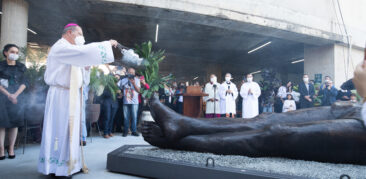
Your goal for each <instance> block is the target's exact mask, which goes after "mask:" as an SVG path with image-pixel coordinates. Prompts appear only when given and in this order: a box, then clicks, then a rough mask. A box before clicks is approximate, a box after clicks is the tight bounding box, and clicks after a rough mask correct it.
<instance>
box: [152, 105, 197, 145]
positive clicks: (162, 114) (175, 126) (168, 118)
mask: <svg viewBox="0 0 366 179" xmlns="http://www.w3.org/2000/svg"><path fill="white" fill-rule="evenodd" d="M150 111H151V115H152V116H153V118H154V120H155V122H156V123H157V125H158V126H159V127H160V129H161V131H162V132H163V134H164V136H165V138H166V139H167V140H169V141H176V140H178V139H180V138H183V137H185V136H187V135H188V134H190V129H191V127H190V126H189V120H185V119H186V118H187V117H185V116H183V115H181V114H178V113H176V112H175V111H173V110H172V109H170V108H169V107H167V106H165V105H163V104H162V103H161V102H160V101H159V99H158V98H152V99H150Z"/></svg>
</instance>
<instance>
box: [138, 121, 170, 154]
mask: <svg viewBox="0 0 366 179" xmlns="http://www.w3.org/2000/svg"><path fill="white" fill-rule="evenodd" d="M142 136H143V137H144V140H145V141H146V142H148V143H149V144H151V145H153V146H157V147H160V148H168V144H169V142H168V140H167V139H166V138H165V137H164V134H163V132H162V130H161V128H160V127H159V126H158V125H157V124H156V123H155V122H146V121H145V122H143V123H142Z"/></svg>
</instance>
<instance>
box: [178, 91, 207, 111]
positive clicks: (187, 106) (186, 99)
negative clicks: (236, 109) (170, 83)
mask: <svg viewBox="0 0 366 179" xmlns="http://www.w3.org/2000/svg"><path fill="white" fill-rule="evenodd" d="M203 96H208V94H205V93H203V92H202V89H201V87H200V86H187V90H186V93H184V94H183V115H185V116H189V117H202V115H203V113H202V103H203V100H202V97H203Z"/></svg>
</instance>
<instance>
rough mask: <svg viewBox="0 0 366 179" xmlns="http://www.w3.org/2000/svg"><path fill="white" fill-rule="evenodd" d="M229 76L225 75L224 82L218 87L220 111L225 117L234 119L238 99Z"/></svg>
mask: <svg viewBox="0 0 366 179" xmlns="http://www.w3.org/2000/svg"><path fill="white" fill-rule="evenodd" d="M231 79H232V78H231V74H230V73H226V75H225V82H223V83H222V84H221V86H220V92H219V93H220V110H221V114H222V115H224V116H225V117H232V118H234V117H235V115H236V102H235V100H236V98H237V97H238V89H237V88H236V85H235V84H234V83H233V82H231Z"/></svg>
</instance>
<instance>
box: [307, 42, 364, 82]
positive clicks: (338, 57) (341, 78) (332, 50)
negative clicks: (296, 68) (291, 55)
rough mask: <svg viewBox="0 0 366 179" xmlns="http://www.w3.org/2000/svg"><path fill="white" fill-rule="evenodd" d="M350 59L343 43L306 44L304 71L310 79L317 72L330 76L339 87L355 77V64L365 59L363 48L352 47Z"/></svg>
mask: <svg viewBox="0 0 366 179" xmlns="http://www.w3.org/2000/svg"><path fill="white" fill-rule="evenodd" d="M350 57H351V58H350V59H349V60H348V48H347V47H345V46H342V45H338V44H333V45H327V46H320V47H309V46H305V49H304V59H305V62H304V73H306V74H308V75H309V78H310V79H314V78H315V74H322V81H323V80H324V76H330V77H332V79H333V83H334V85H335V86H336V87H337V88H339V87H340V86H341V85H342V83H344V82H345V81H346V80H348V79H351V78H352V77H353V71H354V68H355V66H356V65H357V64H358V63H360V62H361V61H362V60H363V50H362V49H352V51H351V53H350Z"/></svg>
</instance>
